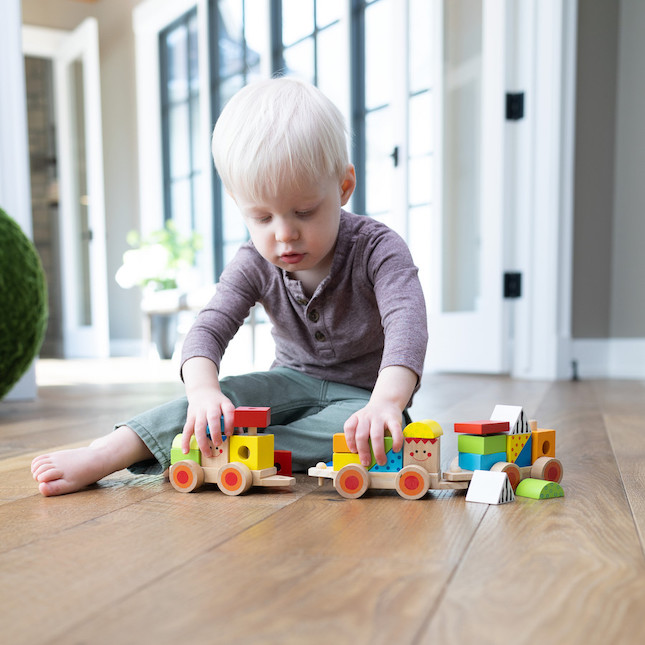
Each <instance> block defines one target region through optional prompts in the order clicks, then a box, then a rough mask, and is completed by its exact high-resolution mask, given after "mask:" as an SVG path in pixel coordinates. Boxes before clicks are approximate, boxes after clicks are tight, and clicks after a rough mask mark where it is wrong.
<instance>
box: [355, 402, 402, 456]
mask: <svg viewBox="0 0 645 645" xmlns="http://www.w3.org/2000/svg"><path fill="white" fill-rule="evenodd" d="M343 430H344V432H345V439H346V441H347V446H348V448H349V449H350V450H351V451H352V452H358V455H359V457H360V460H361V464H362V465H363V466H365V467H366V468H369V465H370V463H371V461H372V455H371V453H370V443H369V440H370V439H371V440H372V450H373V451H374V457H375V458H376V462H377V463H378V464H379V465H381V466H383V465H385V463H386V462H387V459H386V457H385V443H384V441H383V437H384V436H385V431H386V430H389V431H390V434H391V435H392V440H393V441H392V448H393V450H394V451H395V452H399V451H400V450H401V448H402V447H403V429H402V427H401V410H400V409H399V407H398V406H397V405H396V404H393V403H390V402H375V401H370V402H369V403H368V404H367V405H366V406H365V407H364V408H362V409H361V410H358V411H357V412H355V413H354V414H352V416H351V417H349V419H347V421H345V425H344V426H343Z"/></svg>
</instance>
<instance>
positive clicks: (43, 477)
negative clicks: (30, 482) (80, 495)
mask: <svg viewBox="0 0 645 645" xmlns="http://www.w3.org/2000/svg"><path fill="white" fill-rule="evenodd" d="M31 472H32V474H33V476H34V479H35V480H36V481H37V482H39V486H38V490H39V491H40V492H41V493H42V494H43V495H45V496H46V497H49V496H51V495H64V494H65V493H74V492H75V491H77V490H80V489H81V488H85V486H89V485H90V484H94V483H95V482H97V481H98V480H99V479H102V478H103V477H105V476H106V475H109V474H110V472H112V471H111V470H110V468H109V467H108V466H107V465H106V460H105V456H104V455H103V451H102V450H101V449H97V448H93V447H91V446H88V447H85V448H74V449H72V450H59V451H57V452H52V453H49V454H46V455H41V456H40V457H36V458H35V459H34V460H33V461H32V462H31Z"/></svg>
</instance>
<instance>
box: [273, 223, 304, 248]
mask: <svg viewBox="0 0 645 645" xmlns="http://www.w3.org/2000/svg"><path fill="white" fill-rule="evenodd" d="M297 238H298V229H297V228H296V227H295V226H293V225H291V224H290V223H288V222H284V223H281V224H280V225H279V226H278V227H277V229H276V232H275V239H276V240H277V241H278V242H282V243H284V242H291V241H292V240H295V239H297Z"/></svg>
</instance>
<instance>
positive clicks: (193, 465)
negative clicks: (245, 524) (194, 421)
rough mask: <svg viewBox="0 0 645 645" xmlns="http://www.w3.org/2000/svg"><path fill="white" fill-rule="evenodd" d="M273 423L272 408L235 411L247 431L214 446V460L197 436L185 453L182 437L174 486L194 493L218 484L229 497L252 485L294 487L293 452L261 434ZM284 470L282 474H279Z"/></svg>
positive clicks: (174, 453)
mask: <svg viewBox="0 0 645 645" xmlns="http://www.w3.org/2000/svg"><path fill="white" fill-rule="evenodd" d="M270 422H271V408H267V407H238V408H236V409H235V417H234V424H235V427H236V428H246V430H247V431H246V432H245V433H242V434H234V435H233V436H231V437H228V438H226V437H224V436H223V437H222V438H223V439H225V440H224V441H223V443H222V444H220V445H219V446H215V445H214V444H211V445H212V449H213V451H214V454H215V456H214V457H205V456H204V455H203V454H202V453H201V451H200V450H199V447H198V446H197V441H196V439H195V437H194V436H193V437H191V443H190V451H189V453H188V454H187V455H185V454H184V453H183V452H182V450H181V438H182V435H181V434H178V435H177V436H176V437H175V439H174V441H173V445H172V450H171V455H170V463H171V466H170V472H169V476H170V483H171V484H172V486H173V488H174V489H175V490H177V491H179V492H180V493H190V492H192V491H194V490H197V489H198V488H200V487H201V486H202V485H203V484H204V483H215V484H217V487H218V488H219V489H220V490H221V491H222V492H223V493H225V494H226V495H241V494H242V493H245V492H246V491H248V490H249V489H250V488H251V487H252V486H272V487H290V486H293V485H294V484H295V481H296V480H295V479H294V478H293V477H291V453H289V452H288V451H284V450H282V451H281V450H275V449H274V437H273V435H272V434H264V433H262V434H258V433H257V429H258V428H266V427H268V426H269V424H270ZM278 470H280V473H281V474H278Z"/></svg>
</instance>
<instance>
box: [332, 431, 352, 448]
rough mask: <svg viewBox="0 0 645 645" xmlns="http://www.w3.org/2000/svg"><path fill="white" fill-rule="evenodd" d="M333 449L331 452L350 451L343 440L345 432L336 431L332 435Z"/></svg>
mask: <svg viewBox="0 0 645 645" xmlns="http://www.w3.org/2000/svg"><path fill="white" fill-rule="evenodd" d="M333 445H334V449H333V450H332V452H351V450H350V449H349V448H348V446H347V441H345V433H344V432H337V433H336V434H335V435H334V444H333Z"/></svg>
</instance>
